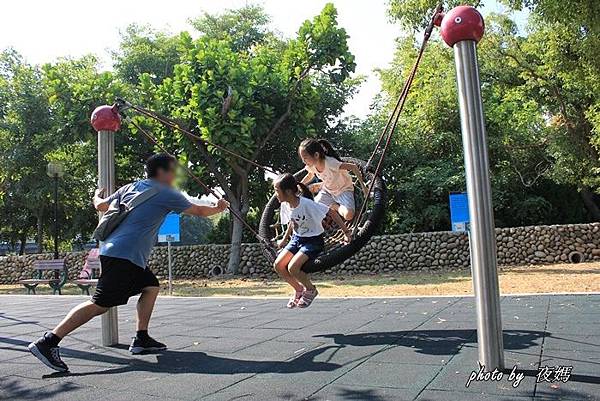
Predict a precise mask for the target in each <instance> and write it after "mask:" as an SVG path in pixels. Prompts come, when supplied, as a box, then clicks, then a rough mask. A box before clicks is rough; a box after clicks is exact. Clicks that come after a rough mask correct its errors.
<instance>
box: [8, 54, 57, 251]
mask: <svg viewBox="0 0 600 401" xmlns="http://www.w3.org/2000/svg"><path fill="white" fill-rule="evenodd" d="M0 103H2V105H1V106H0V193H1V194H2V196H1V198H2V203H1V204H0V205H1V206H0V209H1V212H0V214H1V215H2V216H3V218H2V220H3V224H2V227H3V228H2V231H3V232H4V233H3V236H4V237H5V238H6V239H8V240H9V242H13V243H14V242H15V241H16V240H17V239H18V240H19V241H20V242H21V252H22V251H23V249H24V246H25V242H26V240H27V239H28V238H29V236H30V235H31V234H32V233H33V232H34V230H35V231H36V232H37V242H38V250H39V251H41V250H42V244H43V228H44V224H45V220H44V218H45V215H46V213H47V209H48V208H47V204H48V201H49V196H48V194H50V193H51V192H50V191H51V185H50V180H49V179H48V178H47V176H46V166H47V160H46V159H45V158H44V155H45V154H46V153H47V152H48V151H49V150H50V149H52V148H53V147H55V143H54V140H53V138H52V134H53V133H52V123H51V116H50V113H49V109H48V99H47V96H46V91H45V87H44V85H43V74H42V71H41V70H40V69H39V68H38V67H36V66H32V65H30V64H27V63H26V62H25V60H23V58H22V57H21V56H20V55H19V54H18V53H17V52H16V51H14V50H6V51H4V52H2V53H1V54H0Z"/></svg>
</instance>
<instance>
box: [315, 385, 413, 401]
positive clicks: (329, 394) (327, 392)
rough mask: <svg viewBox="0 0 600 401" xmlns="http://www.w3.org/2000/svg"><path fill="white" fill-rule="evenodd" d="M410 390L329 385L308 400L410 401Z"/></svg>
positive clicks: (411, 397) (411, 398)
mask: <svg viewBox="0 0 600 401" xmlns="http://www.w3.org/2000/svg"><path fill="white" fill-rule="evenodd" d="M413 399H414V397H413V396H412V394H411V392H410V391H406V390H404V389H397V388H383V387H367V386H351V385H331V386H327V387H325V388H324V389H322V390H321V391H319V392H318V393H316V394H314V395H313V396H312V397H309V398H308V400H310V401H365V400H369V401H412V400H413Z"/></svg>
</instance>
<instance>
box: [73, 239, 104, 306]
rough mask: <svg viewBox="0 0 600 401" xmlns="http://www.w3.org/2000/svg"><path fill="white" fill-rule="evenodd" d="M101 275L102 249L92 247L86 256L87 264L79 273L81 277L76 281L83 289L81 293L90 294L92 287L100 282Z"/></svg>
mask: <svg viewBox="0 0 600 401" xmlns="http://www.w3.org/2000/svg"><path fill="white" fill-rule="evenodd" d="M99 276H100V250H99V249H98V248H95V249H91V250H90V251H89V252H88V254H87V256H86V258H85V265H84V266H83V269H81V273H79V277H78V278H77V280H75V281H74V283H75V284H77V286H78V287H79V288H80V289H81V294H83V295H90V288H91V287H95V286H96V285H97V284H98V277H99Z"/></svg>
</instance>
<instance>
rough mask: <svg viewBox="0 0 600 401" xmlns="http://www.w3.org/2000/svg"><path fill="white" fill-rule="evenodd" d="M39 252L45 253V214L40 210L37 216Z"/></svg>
mask: <svg viewBox="0 0 600 401" xmlns="http://www.w3.org/2000/svg"><path fill="white" fill-rule="evenodd" d="M36 241H37V247H38V249H37V251H38V253H42V252H44V213H43V212H42V211H41V210H40V212H39V213H38V215H37V238H36Z"/></svg>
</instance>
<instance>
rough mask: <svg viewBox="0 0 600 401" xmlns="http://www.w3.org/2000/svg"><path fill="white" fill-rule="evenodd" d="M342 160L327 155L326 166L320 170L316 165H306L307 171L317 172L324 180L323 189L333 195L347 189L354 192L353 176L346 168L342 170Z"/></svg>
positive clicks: (337, 194)
mask: <svg viewBox="0 0 600 401" xmlns="http://www.w3.org/2000/svg"><path fill="white" fill-rule="evenodd" d="M341 165H342V162H341V161H339V160H338V159H336V158H334V157H329V156H325V168H324V169H323V171H318V170H317V167H316V166H311V167H309V166H306V171H308V172H309V173H313V174H315V175H316V176H317V177H319V179H320V180H321V181H323V186H322V189H324V190H325V191H327V192H329V193H330V194H331V195H334V196H339V195H341V194H342V193H344V192H346V191H353V192H354V184H353V183H352V177H350V173H348V171H346V170H340V166H341Z"/></svg>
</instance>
